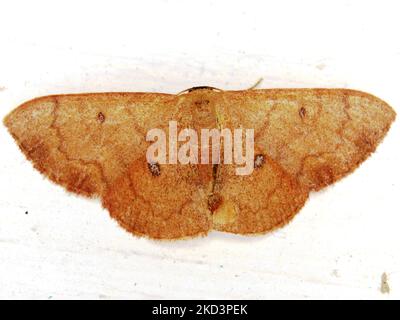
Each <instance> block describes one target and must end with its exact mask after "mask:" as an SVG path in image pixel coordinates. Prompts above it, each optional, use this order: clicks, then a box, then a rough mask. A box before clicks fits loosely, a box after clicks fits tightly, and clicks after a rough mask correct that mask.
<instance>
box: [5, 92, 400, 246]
mask: <svg viewBox="0 0 400 320" xmlns="http://www.w3.org/2000/svg"><path fill="white" fill-rule="evenodd" d="M394 119H395V112H394V111H393V109H392V108H391V107H390V106H389V105H387V104H386V103H385V102H383V101H382V100H380V99H378V98H376V97H374V96H372V95H370V94H366V93H363V92H359V91H354V90H347V89H267V90H245V91H216V90H212V89H211V88H209V87H198V88H193V89H190V90H187V91H186V92H184V93H183V94H179V95H173V94H162V93H94V94H69V95H53V96H46V97H41V98H37V99H34V100H31V101H28V102H26V103H24V104H22V105H21V106H19V107H18V108H17V109H15V110H14V111H12V112H11V113H10V114H9V115H8V116H7V117H6V118H5V120H4V123H5V125H6V126H7V128H8V129H9V131H10V133H11V135H12V136H13V137H14V139H15V140H16V142H17V143H18V145H19V147H20V148H21V150H22V151H23V153H24V154H25V155H26V157H27V158H28V159H29V160H31V161H32V163H33V165H34V166H35V168H36V169H38V170H39V171H40V172H42V173H43V174H44V175H46V176H47V177H48V178H50V179H51V180H52V181H54V182H56V183H58V184H60V185H62V186H64V187H65V188H66V189H67V190H69V191H71V192H75V193H77V194H80V195H84V196H88V197H100V198H101V201H102V204H103V206H104V207H105V208H107V209H108V210H109V212H110V214H111V216H112V217H113V218H115V219H116V220H117V221H118V222H119V224H120V225H121V226H122V227H124V228H125V229H126V230H128V231H129V232H131V233H133V234H136V235H141V236H148V237H150V238H156V239H176V238H183V237H193V236H198V235H205V234H207V233H208V231H210V230H212V229H214V230H220V231H226V232H232V233H239V234H255V233H264V232H267V231H270V230H272V229H274V228H277V227H280V226H283V225H285V224H286V223H288V222H289V221H290V220H291V219H292V218H293V216H294V215H295V214H296V213H297V212H298V211H299V210H300V209H301V208H302V207H303V205H304V203H305V202H306V200H307V198H308V195H309V193H310V191H315V190H320V189H322V188H324V187H325V186H327V185H330V184H332V183H334V182H335V181H337V180H339V179H341V178H342V177H344V176H345V175H347V174H349V173H351V172H352V171H353V170H354V169H355V168H357V166H358V165H359V164H360V163H361V162H362V161H364V160H365V159H366V158H367V157H368V156H369V155H370V154H371V153H372V152H373V151H374V150H375V149H376V147H377V145H378V144H379V142H380V141H381V140H382V138H383V137H384V136H385V134H386V132H387V131H388V129H389V127H390V125H391V123H392V122H393V121H394ZM171 120H174V121H177V122H178V123H179V126H181V127H182V128H193V129H195V130H200V129H201V128H230V129H232V130H233V129H234V128H238V127H243V128H254V171H253V172H252V173H251V174H250V175H243V176H240V175H236V174H235V172H234V166H233V165H225V164H187V165H184V164H179V163H178V164H175V165H171V164H164V165H163V164H159V163H148V161H147V160H146V150H147V148H148V147H149V145H150V142H149V141H146V133H147V132H148V131H149V130H150V129H152V128H161V129H165V130H166V131H167V127H168V123H169V121H171Z"/></svg>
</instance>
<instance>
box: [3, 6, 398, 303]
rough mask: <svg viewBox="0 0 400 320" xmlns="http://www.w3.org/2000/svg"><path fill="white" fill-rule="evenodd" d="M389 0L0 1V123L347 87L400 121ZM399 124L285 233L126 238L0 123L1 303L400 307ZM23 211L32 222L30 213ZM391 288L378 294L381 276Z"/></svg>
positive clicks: (393, 11)
mask: <svg viewBox="0 0 400 320" xmlns="http://www.w3.org/2000/svg"><path fill="white" fill-rule="evenodd" d="M399 9H400V7H399V1H382V0H381V1H365V0H364V1H338V0H335V1H274V2H273V1H271V2H268V1H254V2H253V1H218V2H217V1H215V2H211V1H204V0H202V1H142V2H135V1H129V2H128V1H127V2H121V1H116V0H113V1H106V2H102V1H94V2H90V1H85V2H84V1H79V2H73V1H26V2H21V1H2V2H1V9H0V116H1V117H3V116H5V115H6V114H7V113H8V112H9V111H11V110H12V109H13V108H14V107H16V106H18V105H19V104H20V103H22V102H24V101H25V100H28V99H31V98H34V97H36V96H40V95H47V94H57V93H70V92H93V91H157V92H168V93H176V92H179V91H181V90H183V89H186V88H189V87H192V86H196V85H209V86H215V87H219V88H223V89H244V88H247V87H250V86H251V85H252V84H254V83H255V82H256V81H257V79H259V78H260V77H263V78H264V82H263V83H262V84H261V86H260V87H261V88H275V87H346V88H354V89H359V90H363V91H366V92H370V93H372V94H375V95H377V96H379V97H380V98H382V99H384V100H386V101H387V102H388V103H389V104H390V105H392V106H393V108H394V109H396V110H397V113H400V107H399V106H400V89H399V84H400V36H399V32H400V19H399V11H400V10H399ZM399 139H400V128H399V121H397V122H395V123H394V125H393V126H392V128H391V130H390V131H389V134H388V136H387V137H386V139H385V140H384V142H383V143H382V144H381V145H380V146H379V148H378V150H377V152H376V153H375V154H374V155H373V156H372V157H371V158H370V159H368V160H367V161H366V162H365V163H364V164H362V166H361V167H360V168H359V169H358V170H357V171H356V172H355V173H354V174H352V175H351V176H349V177H347V178H345V179H344V180H342V181H340V182H339V183H337V184H335V185H334V186H332V187H329V188H327V189H326V190H324V191H322V192H319V193H316V194H312V195H311V197H310V199H309V201H308V202H307V204H306V206H305V207H304V209H303V210H301V212H300V213H299V214H298V215H297V216H296V217H295V219H294V220H293V221H292V222H291V223H290V224H289V225H288V226H286V227H284V228H283V229H281V230H278V231H276V232H274V233H272V234H268V235H265V236H258V237H241V236H235V235H230V234H224V233H218V232H212V233H211V234H210V235H209V236H208V237H206V238H198V239H194V240H187V241H178V242H155V241H151V240H146V239H141V238H136V237H133V236H132V235H130V234H128V233H126V232H125V231H124V230H123V229H121V228H120V227H118V226H117V224H116V222H115V221H113V220H111V218H110V217H109V215H108V212H107V211H106V210H104V209H102V208H101V205H100V203H99V201H97V200H87V199H84V198H81V197H77V196H74V195H71V194H68V193H66V192H65V191H64V190H63V189H62V188H61V187H59V186H56V185H54V184H53V183H51V182H49V181H48V180H46V179H45V178H43V177H42V176H41V175H40V174H39V173H38V172H37V171H35V170H34V169H33V168H32V166H31V164H30V163H29V162H28V161H27V160H25V158H24V156H23V155H22V153H21V152H20V151H19V149H18V148H17V146H16V144H15V143H14V141H13V139H12V138H11V136H10V135H9V134H8V133H7V131H6V129H5V128H4V126H1V128H0V146H1V149H0V152H1V158H0V175H1V180H0V298H39V299H61V298H78V299H81V298H93V299H98V298H100V299H114V298H136V299H148V298H200V299H201V298H220V299H225V298H235V299H242V298H256V299H259V298H300V299H302V298H378V299H380V298H383V299H390V298H400V250H399V249H400V230H399V228H400V210H399V191H400V182H399V180H400V175H399V169H398V168H399V167H398V165H399V160H400V153H399ZM25 211H28V214H25ZM384 272H386V273H387V274H388V278H389V285H390V289H391V291H390V294H383V293H381V291H380V284H381V275H382V273H384Z"/></svg>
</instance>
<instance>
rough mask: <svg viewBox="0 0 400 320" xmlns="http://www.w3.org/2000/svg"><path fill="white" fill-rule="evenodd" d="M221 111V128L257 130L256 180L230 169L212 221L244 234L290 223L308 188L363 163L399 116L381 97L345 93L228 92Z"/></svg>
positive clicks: (342, 91)
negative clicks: (258, 161)
mask: <svg viewBox="0 0 400 320" xmlns="http://www.w3.org/2000/svg"><path fill="white" fill-rule="evenodd" d="M217 113H218V115H219V118H220V121H219V122H220V123H221V124H222V126H225V127H228V128H231V129H233V128H238V127H244V128H253V129H254V130H255V132H254V135H255V138H254V142H255V154H256V155H258V156H261V157H262V158H263V161H261V162H260V163H261V166H260V167H259V168H256V169H255V171H254V172H253V174H252V175H249V176H243V177H237V176H235V174H234V171H233V170H230V171H228V172H227V173H226V174H225V176H223V177H221V181H220V182H219V183H218V184H219V185H218V187H217V189H218V190H220V191H219V192H220V197H221V199H222V201H221V206H220V208H219V212H218V210H217V212H216V213H217V214H215V215H214V217H218V216H219V214H221V215H222V216H227V217H231V219H230V222H227V221H228V220H229V219H222V220H221V221H219V220H218V219H217V221H215V219H214V225H215V227H216V228H217V229H219V230H226V231H230V230H232V231H233V232H239V233H252V232H262V231H267V230H270V229H272V228H273V227H275V226H279V225H282V224H284V223H285V222H287V221H289V220H290V218H291V217H293V216H294V214H295V213H296V212H297V211H298V210H299V209H300V208H301V206H302V204H303V203H304V201H305V199H306V198H307V195H308V193H309V191H311V190H319V189H321V188H323V187H324V186H327V185H329V184H331V183H333V182H335V181H337V180H338V179H340V178H341V177H343V176H345V175H346V174H348V173H350V172H352V171H353V170H354V169H355V168H356V167H357V166H358V165H359V164H360V163H361V162H362V161H363V160H365V159H366V158H367V157H368V155H369V154H370V153H371V152H373V151H374V150H375V148H376V146H377V145H378V143H379V142H380V141H381V139H382V138H383V137H384V136H385V134H386V132H387V131H388V129H389V127H390V124H391V123H392V121H393V120H394V118H395V112H394V111H393V110H392V108H391V107H390V106H388V105H387V104H386V103H385V102H383V101H382V100H380V99H378V98H376V97H374V96H371V95H369V94H365V93H362V92H358V91H353V90H344V89H343V90H342V89H340V90H339V89H330V90H329V89H328V90H326V89H280V90H252V91H242V92H240V91H236V92H225V93H224V96H223V98H222V99H221V101H220V102H219V106H218V109H217ZM265 181H268V183H265ZM227 202H228V203H230V204H229V205H225V206H224V203H227ZM226 208H228V209H229V210H226ZM227 212H228V213H227ZM232 217H236V218H235V219H233V218H232Z"/></svg>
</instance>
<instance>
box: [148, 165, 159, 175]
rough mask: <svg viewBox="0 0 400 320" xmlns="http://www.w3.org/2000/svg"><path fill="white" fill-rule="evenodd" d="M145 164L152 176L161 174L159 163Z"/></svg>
mask: <svg viewBox="0 0 400 320" xmlns="http://www.w3.org/2000/svg"><path fill="white" fill-rule="evenodd" d="M147 166H148V168H149V170H150V172H151V174H152V175H153V176H154V177H158V176H159V175H160V174H161V168H160V165H159V164H158V163H156V162H152V163H147Z"/></svg>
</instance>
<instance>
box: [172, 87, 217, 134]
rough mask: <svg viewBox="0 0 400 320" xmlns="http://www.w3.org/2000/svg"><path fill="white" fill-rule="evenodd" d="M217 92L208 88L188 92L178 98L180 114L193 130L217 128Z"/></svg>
mask: <svg viewBox="0 0 400 320" xmlns="http://www.w3.org/2000/svg"><path fill="white" fill-rule="evenodd" d="M217 95H218V93H217V92H214V91H212V90H210V89H208V88H202V89H197V90H194V91H190V92H188V93H186V94H184V95H182V96H181V97H180V99H182V100H181V103H182V104H181V106H182V112H183V114H186V115H187V116H188V117H189V119H188V120H190V121H191V122H192V123H191V125H192V127H194V128H199V129H200V128H217V117H216V112H215V109H216V101H217Z"/></svg>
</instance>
